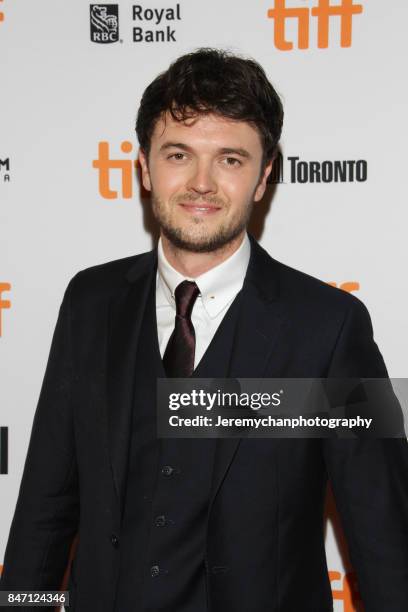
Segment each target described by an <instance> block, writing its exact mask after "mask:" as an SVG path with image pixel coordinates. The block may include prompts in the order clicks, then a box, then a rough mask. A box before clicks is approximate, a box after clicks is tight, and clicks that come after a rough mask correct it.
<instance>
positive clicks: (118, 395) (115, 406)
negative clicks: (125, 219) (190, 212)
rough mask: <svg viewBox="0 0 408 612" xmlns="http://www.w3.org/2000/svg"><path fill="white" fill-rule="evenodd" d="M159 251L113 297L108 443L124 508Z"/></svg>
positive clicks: (143, 260)
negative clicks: (139, 356) (142, 346)
mask: <svg viewBox="0 0 408 612" xmlns="http://www.w3.org/2000/svg"><path fill="white" fill-rule="evenodd" d="M155 264H156V252H155V251H151V252H150V253H146V254H144V255H142V256H141V257H140V259H139V260H138V261H137V262H136V264H135V265H134V266H132V267H131V268H130V270H129V271H128V273H127V275H126V280H125V284H124V285H123V286H121V288H120V290H118V292H117V293H116V294H115V295H114V296H113V297H112V298H111V301H110V304H109V315H108V321H109V329H108V351H107V360H108V362H107V394H108V441H109V442H108V444H109V456H110V462H111V468H112V475H113V481H114V485H115V490H116V493H117V496H118V500H119V504H120V507H121V508H122V507H123V494H124V490H125V477H126V474H125V472H126V465H127V459H128V450H129V440H130V426H131V414H132V400H133V386H134V380H135V369H136V363H135V359H136V348H137V342H138V338H139V332H140V326H141V322H142V317H143V312H144V307H145V305H146V300H147V296H148V292H149V288H150V286H151V283H152V282H153V281H154V275H155V271H156V265H155Z"/></svg>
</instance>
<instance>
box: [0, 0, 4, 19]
mask: <svg viewBox="0 0 408 612" xmlns="http://www.w3.org/2000/svg"><path fill="white" fill-rule="evenodd" d="M0 2H3V0H0ZM0 21H4V13H2V12H1V11H0Z"/></svg>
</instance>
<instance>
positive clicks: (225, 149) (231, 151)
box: [160, 142, 251, 159]
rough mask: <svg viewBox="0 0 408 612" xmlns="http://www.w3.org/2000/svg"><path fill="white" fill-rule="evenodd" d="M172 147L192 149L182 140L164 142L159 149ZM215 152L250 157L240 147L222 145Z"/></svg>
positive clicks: (189, 150) (188, 150)
mask: <svg viewBox="0 0 408 612" xmlns="http://www.w3.org/2000/svg"><path fill="white" fill-rule="evenodd" d="M173 148H177V149H182V150H183V151H187V152H189V153H192V152H193V149H192V148H191V147H189V146H188V145H186V144H185V143H184V142H164V143H163V144H162V145H161V147H160V151H165V150H167V149H173ZM217 153H218V154H220V155H239V156H240V157H245V158H247V159H249V158H250V157H251V154H250V153H249V151H247V150H246V149H242V148H240V147H237V148H236V147H222V148H221V149H218V151H217Z"/></svg>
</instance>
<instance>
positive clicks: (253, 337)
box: [1, 49, 408, 612]
mask: <svg viewBox="0 0 408 612" xmlns="http://www.w3.org/2000/svg"><path fill="white" fill-rule="evenodd" d="M282 118H283V111H282V106H281V103H280V100H279V97H278V95H277V94H276V92H275V90H274V89H273V87H272V85H271V84H270V83H269V82H268V80H267V78H266V76H265V73H264V71H263V70H262V68H261V67H260V66H259V65H258V64H256V63H255V62H254V61H252V60H246V59H242V58H239V57H236V56H233V55H230V54H228V53H225V52H223V51H217V50H211V49H200V50H198V51H196V52H195V53H191V54H188V55H185V56H183V57H181V58H179V59H178V60H177V61H176V62H175V63H173V64H172V65H171V66H170V68H169V69H168V70H167V71H166V72H165V73H163V74H162V75H160V76H159V77H157V78H156V79H155V80H154V81H153V82H152V83H151V84H150V85H149V87H148V88H147V89H146V91H145V93H144V95H143V98H142V102H141V106H140V109H139V113H138V119H137V134H138V137H139V142H140V146H141V149H140V164H141V169H142V179H143V184H144V186H145V188H146V189H148V190H150V191H151V196H152V207H153V212H154V215H155V217H156V219H157V221H158V224H159V226H160V240H159V244H158V248H157V249H154V250H153V251H152V252H149V253H144V254H141V255H135V256H132V257H127V258H125V259H121V260H117V261H113V262H109V263H106V264H103V265H99V266H95V267H92V268H89V269H87V270H83V271H81V272H79V273H78V274H77V275H76V276H75V277H74V278H73V279H72V280H71V281H70V283H69V285H68V288H67V290H66V293H65V296H64V300H63V302H62V305H61V308H60V313H59V318H58V322H57V326H56V330H55V333H54V337H53V342H52V347H51V353H50V358H49V361H48V365H47V370H46V374H45V379H44V383H43V387H42V390H41V395H40V399H39V404H38V407H37V411H36V415H35V419H34V425H33V430H32V434H31V440H30V445H29V449H28V456H27V460H26V465H25V468H24V474H23V479H22V483H21V488H20V492H19V497H18V502H17V506H16V510H15V515H14V519H13V523H12V526H11V531H10V536H9V541H8V544H7V549H6V554H5V560H4V571H3V577H2V582H1V588H2V589H35V590H40V589H43V590H44V589H58V588H59V587H60V584H61V581H62V577H63V574H64V570H65V568H66V564H67V560H68V554H69V550H70V546H71V543H72V540H73V537H74V535H75V534H76V532H78V535H79V539H78V547H77V549H76V554H75V559H74V561H73V564H72V567H71V574H70V582H69V591H70V596H71V607H70V609H72V610H74V612H90V611H91V610H97V611H98V612H153V611H159V610H163V611H166V612H175V611H177V612H205V611H212V612H226V611H231V612H265V611H266V610H268V611H270V612H278V611H279V612H298V611H299V612H328V611H329V610H333V603H332V597H331V589H330V583H329V580H328V575H327V565H326V558H325V550H324V533H323V506H324V498H325V490H326V484H327V477H329V478H330V479H331V483H332V486H333V490H334V494H335V498H336V503H337V505H338V508H339V511H340V515H341V519H342V521H343V524H344V527H345V532H346V536H347V538H348V545H349V548H350V553H351V558H352V561H353V564H354V566H355V569H356V571H357V576H358V583H359V588H360V591H361V595H362V598H363V601H364V604H365V609H366V611H367V612H403V611H404V612H405V611H406V610H407V609H408V545H407V544H408V541H407V534H408V448H407V441H406V439H404V438H402V437H401V438H392V439H361V438H358V437H354V438H351V439H338V438H336V437H333V438H327V439H324V438H319V439H316V438H315V439H307V438H302V439H277V438H275V439H249V438H245V439H240V438H232V437H231V438H227V439H219V440H215V439H187V438H186V439H164V438H163V439H158V438H157V434H156V420H155V419H156V417H155V414H156V381H157V378H163V377H165V376H166V375H167V376H172V377H174V376H175V377H188V376H196V377H219V378H228V377H246V378H259V377H268V378H280V377H292V378H295V377H298V378H303V377H320V378H323V377H328V378H341V377H373V378H381V377H387V371H386V367H385V365H384V362H383V359H382V357H381V354H380V352H379V350H378V348H377V345H376V344H375V342H374V340H373V335H372V327H371V321H370V317H369V314H368V312H367V310H366V308H365V306H364V305H363V304H362V303H361V302H360V301H359V300H358V299H357V298H355V297H353V296H352V295H349V294H347V293H345V292H342V291H339V290H337V289H334V288H332V287H330V286H328V285H326V284H325V283H323V282H321V281H318V280H316V279H314V278H312V277H310V276H308V275H306V274H303V273H301V272H298V271H296V270H294V269H291V268H289V267H287V266H285V265H283V264H282V263H279V262H278V261H276V260H274V259H272V258H271V257H270V256H269V255H268V254H267V253H266V252H265V251H264V249H262V248H261V247H260V245H259V244H257V242H256V241H255V240H254V239H253V238H252V236H249V235H248V234H247V233H246V227H247V223H248V220H249V217H250V213H251V209H252V206H253V203H254V202H255V203H256V202H258V201H259V200H260V199H261V198H262V196H263V194H264V191H265V187H266V181H267V177H268V175H269V173H270V171H271V168H272V163H273V156H274V153H275V150H276V145H277V142H278V140H279V137H280V131H281V125H282ZM175 315H176V316H175Z"/></svg>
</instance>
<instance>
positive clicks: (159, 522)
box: [155, 515, 166, 527]
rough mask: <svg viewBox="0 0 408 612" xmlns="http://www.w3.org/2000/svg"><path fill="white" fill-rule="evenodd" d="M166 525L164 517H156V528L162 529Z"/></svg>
mask: <svg viewBox="0 0 408 612" xmlns="http://www.w3.org/2000/svg"><path fill="white" fill-rule="evenodd" d="M165 524H166V517H165V516H163V515H161V516H157V517H156V520H155V525H156V527H164V526H165Z"/></svg>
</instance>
